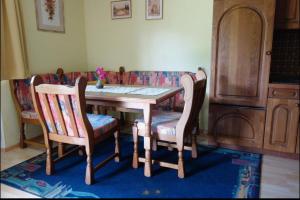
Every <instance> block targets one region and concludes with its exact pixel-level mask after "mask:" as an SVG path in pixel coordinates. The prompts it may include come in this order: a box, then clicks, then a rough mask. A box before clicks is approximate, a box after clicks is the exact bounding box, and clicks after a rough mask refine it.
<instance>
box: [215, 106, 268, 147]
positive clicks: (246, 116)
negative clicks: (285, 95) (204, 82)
mask: <svg viewBox="0 0 300 200" xmlns="http://www.w3.org/2000/svg"><path fill="white" fill-rule="evenodd" d="M264 124H265V110H261V109H253V108H246V107H238V106H226V105H217V104H211V105H210V108H209V130H210V134H212V135H213V136H214V137H215V138H216V140H217V142H219V143H222V144H230V145H235V146H246V147H256V148H261V147H262V144H263V134H264Z"/></svg>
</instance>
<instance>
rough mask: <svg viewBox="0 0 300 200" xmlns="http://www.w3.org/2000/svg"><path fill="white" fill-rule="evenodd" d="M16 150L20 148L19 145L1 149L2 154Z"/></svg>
mask: <svg viewBox="0 0 300 200" xmlns="http://www.w3.org/2000/svg"><path fill="white" fill-rule="evenodd" d="M16 148H19V144H14V145H12V146H9V147H5V148H1V153H2V152H8V151H11V150H14V149H16Z"/></svg>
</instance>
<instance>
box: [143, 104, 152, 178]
mask: <svg viewBox="0 0 300 200" xmlns="http://www.w3.org/2000/svg"><path fill="white" fill-rule="evenodd" d="M144 122H145V136H144V149H145V167H144V175H145V176H147V177H151V148H152V137H151V122H152V116H151V105H150V104H147V105H145V107H144Z"/></svg>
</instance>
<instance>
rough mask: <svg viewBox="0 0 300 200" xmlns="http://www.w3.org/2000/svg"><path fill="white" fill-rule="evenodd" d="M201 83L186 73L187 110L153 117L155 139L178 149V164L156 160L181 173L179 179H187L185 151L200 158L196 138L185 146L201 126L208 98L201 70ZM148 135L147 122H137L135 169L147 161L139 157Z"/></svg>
mask: <svg viewBox="0 0 300 200" xmlns="http://www.w3.org/2000/svg"><path fill="white" fill-rule="evenodd" d="M196 78H197V80H195V81H194V80H193V78H192V76H191V75H189V74H185V75H183V76H182V78H181V84H182V85H183V87H184V108H183V112H182V113H176V112H157V113H153V117H152V133H151V134H152V137H153V138H156V140H158V141H163V142H172V143H173V146H174V147H176V148H177V150H178V163H177V164H173V163H166V162H162V161H154V160H153V161H152V162H157V163H159V165H160V166H162V167H168V168H172V169H177V170H178V177H179V178H184V163H183V153H182V152H183V150H185V149H188V150H192V152H193V153H192V155H193V157H197V153H195V152H197V146H196V141H195V138H196V137H192V138H193V142H192V147H190V146H185V145H184V139H185V138H186V137H188V136H191V135H192V134H193V132H195V127H197V124H196V123H198V122H197V119H198V116H199V112H200V110H201V107H202V104H203V99H204V98H203V96H205V87H206V76H203V72H201V71H199V72H198V73H197V74H196ZM144 135H145V123H144V120H143V118H141V119H137V120H136V122H135V124H134V126H133V140H134V155H133V163H132V165H133V168H137V167H138V162H145V159H144V158H139V157H138V136H144Z"/></svg>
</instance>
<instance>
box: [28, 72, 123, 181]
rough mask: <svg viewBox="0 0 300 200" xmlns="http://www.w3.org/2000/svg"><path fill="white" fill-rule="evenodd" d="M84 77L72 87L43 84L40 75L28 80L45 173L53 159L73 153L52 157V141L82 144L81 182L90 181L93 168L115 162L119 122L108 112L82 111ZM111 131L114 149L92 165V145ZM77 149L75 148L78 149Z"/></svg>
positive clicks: (50, 166)
mask: <svg viewBox="0 0 300 200" xmlns="http://www.w3.org/2000/svg"><path fill="white" fill-rule="evenodd" d="M86 85H87V81H86V78H84V77H78V78H77V79H76V83H75V86H73V87H72V86H65V85H52V84H43V82H42V79H41V78H40V76H34V77H33V78H32V79H31V86H30V89H31V93H32V96H33V103H34V107H35V110H36V111H37V113H38V118H39V121H40V123H41V126H42V128H43V132H44V139H45V144H46V149H47V159H46V173H47V175H51V174H52V173H53V170H54V165H53V164H54V162H56V161H58V160H61V159H63V158H64V157H65V156H67V155H69V154H70V153H72V152H74V151H75V150H76V149H73V150H71V151H69V152H66V153H65V154H64V155H63V156H62V157H60V158H57V159H56V160H53V159H52V142H53V141H56V142H61V143H67V144H73V145H78V148H81V147H84V149H85V152H86V155H87V166H86V175H85V183H86V184H88V185H90V184H92V183H93V180H94V171H96V170H98V169H100V168H101V167H102V166H103V165H105V164H106V163H107V162H108V161H110V160H112V159H113V158H115V161H116V162H118V161H119V159H120V158H119V156H120V155H119V154H120V151H119V124H118V121H117V120H116V119H114V118H112V117H111V116H108V115H95V114H87V113H86V111H85V106H86V103H85V88H86ZM112 134H114V136H115V152H114V153H113V154H112V155H111V156H109V157H108V158H107V159H106V160H104V161H103V162H101V163H99V164H98V165H96V166H95V167H94V166H93V159H92V155H93V151H94V146H95V144H97V143H99V142H101V141H103V140H105V139H107V138H108V137H109V136H111V135H112ZM78 148H77V149H78Z"/></svg>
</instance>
